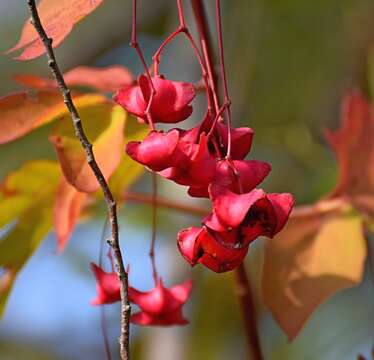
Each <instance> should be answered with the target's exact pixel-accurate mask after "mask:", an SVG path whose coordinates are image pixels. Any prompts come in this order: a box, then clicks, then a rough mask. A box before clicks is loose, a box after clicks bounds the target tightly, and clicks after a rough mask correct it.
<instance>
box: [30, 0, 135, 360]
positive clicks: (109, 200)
mask: <svg viewBox="0 0 374 360" xmlns="http://www.w3.org/2000/svg"><path fill="white" fill-rule="evenodd" d="M27 5H28V7H29V9H30V13H31V23H32V24H33V26H34V27H35V30H36V31H37V33H38V34H39V37H40V39H41V40H42V41H43V44H44V47H45V49H46V55H47V59H48V65H49V67H50V69H51V72H52V74H53V76H54V78H55V80H56V82H57V84H58V87H59V89H60V91H61V94H62V96H63V99H64V103H65V105H66V107H67V109H68V111H69V113H70V117H71V120H72V122H73V125H74V129H75V134H76V136H77V138H78V139H79V141H80V143H81V144H82V147H83V149H84V151H85V153H86V158H87V163H88V164H89V166H90V168H91V169H92V171H93V173H94V175H95V177H96V179H97V181H98V182H99V184H100V187H101V190H102V192H103V194H104V197H105V201H106V204H107V207H108V215H109V220H110V226H111V239H110V240H109V241H108V243H109V245H110V246H111V247H112V249H113V253H114V259H115V263H116V268H117V273H118V277H119V279H120V283H121V334H120V338H119V343H120V356H121V359H122V360H129V358H130V355H129V333H130V331H129V320H130V313H131V307H130V303H129V299H128V277H127V272H126V270H125V266H124V264H123V258H122V254H121V249H120V245H119V230H118V218H117V204H116V201H115V199H114V197H113V195H112V193H111V191H110V189H109V186H108V183H107V181H106V180H105V177H104V175H103V173H102V171H101V170H100V168H99V166H98V164H97V162H96V160H95V155H94V152H93V149H92V144H91V143H90V141H89V140H88V138H87V136H86V134H85V132H84V129H83V125H82V121H81V119H80V116H79V113H78V111H77V109H76V107H75V105H74V103H73V101H72V98H71V94H70V89H69V88H68V87H67V85H66V83H65V80H64V77H63V75H62V73H61V71H60V68H59V66H58V64H57V61H56V58H55V54H54V51H53V48H52V42H53V39H52V38H50V37H48V35H47V34H46V32H45V30H44V28H43V25H42V23H41V21H40V17H39V14H38V10H37V7H36V4H35V0H27Z"/></svg>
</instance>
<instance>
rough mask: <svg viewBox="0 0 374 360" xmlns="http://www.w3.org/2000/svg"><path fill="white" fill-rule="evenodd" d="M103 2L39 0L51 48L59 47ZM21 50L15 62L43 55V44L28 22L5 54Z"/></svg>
mask: <svg viewBox="0 0 374 360" xmlns="http://www.w3.org/2000/svg"><path fill="white" fill-rule="evenodd" d="M102 2H103V0H41V1H40V2H39V4H38V12H39V16H40V19H41V22H42V24H43V26H44V29H45V32H46V33H47V35H48V36H49V37H50V38H52V39H53V47H57V46H59V45H60V44H61V43H62V41H63V40H64V39H65V37H66V36H67V35H68V34H69V33H70V32H71V30H72V29H73V26H74V25H75V24H76V23H77V22H78V21H79V20H81V19H82V18H83V17H85V16H86V15H88V14H89V13H91V12H92V11H93V10H95V9H96V8H97V7H98V6H99V5H100V4H101V3H102ZM20 49H23V51H22V53H21V55H20V56H18V57H16V58H15V59H17V60H30V59H34V58H36V57H38V56H40V55H42V54H44V53H45V48H44V45H43V42H42V41H41V40H40V38H39V35H38V34H37V32H36V31H35V29H34V26H33V25H32V24H31V23H30V21H29V20H27V21H26V23H25V24H24V26H23V29H22V33H21V37H20V39H19V40H18V43H17V44H16V45H15V46H14V47H12V48H11V49H9V50H8V51H7V53H11V52H14V51H16V50H20Z"/></svg>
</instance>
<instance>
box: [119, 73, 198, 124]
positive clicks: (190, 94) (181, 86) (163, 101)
mask: <svg viewBox="0 0 374 360" xmlns="http://www.w3.org/2000/svg"><path fill="white" fill-rule="evenodd" d="M151 81H152V83H151ZM151 81H150V80H149V79H148V77H147V76H146V75H144V74H143V75H140V76H139V78H138V81H137V83H136V84H134V85H132V86H126V87H124V88H122V89H121V90H119V91H118V92H117V93H116V94H115V95H114V97H113V99H114V101H115V102H117V103H118V104H119V105H121V106H122V107H124V108H125V109H126V110H127V111H128V112H129V113H130V114H133V115H135V116H137V117H138V118H139V119H141V121H142V122H146V123H147V122H148V118H147V114H146V110H147V106H148V103H149V102H150V100H152V101H151V104H150V108H149V114H150V116H151V118H152V121H153V122H154V123H157V122H158V123H177V122H180V121H183V120H185V119H187V118H188V117H189V116H190V115H191V113H192V105H190V103H191V102H192V100H193V99H194V97H195V88H194V86H193V84H191V83H187V82H179V81H171V80H167V79H164V78H162V77H160V76H154V77H152V78H151ZM153 88H154V91H153ZM152 93H153V96H152ZM151 97H152V99H151Z"/></svg>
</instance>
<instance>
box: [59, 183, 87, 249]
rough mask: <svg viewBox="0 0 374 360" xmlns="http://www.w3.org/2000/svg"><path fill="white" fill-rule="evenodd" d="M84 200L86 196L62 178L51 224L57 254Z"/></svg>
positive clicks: (79, 212) (63, 244)
mask: <svg viewBox="0 0 374 360" xmlns="http://www.w3.org/2000/svg"><path fill="white" fill-rule="evenodd" d="M86 198H87V194H85V193H81V192H79V191H77V190H76V189H75V188H74V187H73V186H71V185H70V184H69V183H68V182H67V181H66V180H65V179H64V178H62V180H61V182H60V185H59V186H58V189H57V193H56V198H55V203H54V208H53V222H54V229H55V232H56V237H57V251H58V252H59V253H60V252H62V251H63V250H64V248H65V246H66V244H67V242H68V241H69V239H70V236H71V234H72V232H73V230H74V227H75V224H76V222H77V221H78V218H79V215H80V214H81V211H82V208H83V205H84V202H85V200H86Z"/></svg>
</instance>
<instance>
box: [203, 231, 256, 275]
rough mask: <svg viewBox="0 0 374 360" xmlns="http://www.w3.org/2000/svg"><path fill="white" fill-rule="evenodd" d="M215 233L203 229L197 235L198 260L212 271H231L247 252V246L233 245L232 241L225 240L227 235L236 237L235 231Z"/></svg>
mask: <svg viewBox="0 0 374 360" xmlns="http://www.w3.org/2000/svg"><path fill="white" fill-rule="evenodd" d="M222 234H225V233H216V232H214V231H211V230H207V229H203V231H202V232H201V233H200V234H199V236H198V243H199V244H200V247H201V250H200V254H201V255H200V257H199V259H198V262H199V263H200V264H202V265H204V266H206V267H207V268H209V269H211V270H213V271H214V272H217V273H220V272H226V271H231V270H233V269H235V268H236V267H238V266H239V265H240V264H241V263H242V261H243V259H244V258H245V256H246V255H247V252H248V248H249V247H248V246H240V245H239V244H238V245H239V246H237V247H236V246H235V244H233V243H229V242H226V240H227V237H226V236H225V235H228V237H232V238H236V237H237V236H236V234H235V231H234V232H233V233H232V234H230V233H229V232H227V233H226V234H225V235H224V236H222Z"/></svg>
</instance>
